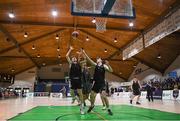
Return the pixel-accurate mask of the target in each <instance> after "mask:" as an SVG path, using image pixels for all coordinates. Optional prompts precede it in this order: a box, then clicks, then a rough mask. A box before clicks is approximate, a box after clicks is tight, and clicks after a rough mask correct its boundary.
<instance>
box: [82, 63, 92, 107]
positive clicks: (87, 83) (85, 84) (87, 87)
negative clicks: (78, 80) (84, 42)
mask: <svg viewBox="0 0 180 121" xmlns="http://www.w3.org/2000/svg"><path fill="white" fill-rule="evenodd" d="M82 66H83V70H82V92H83V99H84V106H86V102H85V101H86V100H89V94H90V92H91V87H92V84H91V74H90V71H89V68H88V66H87V64H86V63H84V64H83V65H82Z"/></svg>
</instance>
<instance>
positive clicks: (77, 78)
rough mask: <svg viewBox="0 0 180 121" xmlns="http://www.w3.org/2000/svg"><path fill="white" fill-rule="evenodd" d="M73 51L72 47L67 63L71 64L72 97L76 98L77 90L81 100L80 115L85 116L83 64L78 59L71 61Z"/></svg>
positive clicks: (67, 56) (74, 58) (73, 58)
mask: <svg viewBox="0 0 180 121" xmlns="http://www.w3.org/2000/svg"><path fill="white" fill-rule="evenodd" d="M72 50H73V47H70V49H69V51H68V52H67V54H66V58H67V61H68V62H69V68H70V72H69V77H70V81H71V91H70V92H71V96H72V97H73V98H74V97H75V94H74V90H77V93H78V95H79V99H80V113H81V114H84V104H83V94H82V82H81V75H82V70H81V64H80V62H79V61H78V59H77V58H76V57H72V58H71V59H70V57H69V55H70V53H71V51H72Z"/></svg>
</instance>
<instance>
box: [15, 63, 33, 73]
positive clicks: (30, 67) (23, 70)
mask: <svg viewBox="0 0 180 121" xmlns="http://www.w3.org/2000/svg"><path fill="white" fill-rule="evenodd" d="M34 67H35V66H34V65H32V66H29V67H27V68H25V69H22V70H20V71H18V72H15V75H18V74H20V73H22V72H25V71H27V70H29V69H32V68H34Z"/></svg>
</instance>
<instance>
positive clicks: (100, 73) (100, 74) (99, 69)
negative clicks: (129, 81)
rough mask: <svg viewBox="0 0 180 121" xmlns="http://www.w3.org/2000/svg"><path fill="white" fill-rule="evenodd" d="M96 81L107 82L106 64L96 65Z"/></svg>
mask: <svg viewBox="0 0 180 121" xmlns="http://www.w3.org/2000/svg"><path fill="white" fill-rule="evenodd" d="M94 81H95V83H96V84H105V68H104V65H101V66H98V65H96V67H95V71H94Z"/></svg>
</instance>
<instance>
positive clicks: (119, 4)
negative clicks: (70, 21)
mask: <svg viewBox="0 0 180 121" xmlns="http://www.w3.org/2000/svg"><path fill="white" fill-rule="evenodd" d="M71 14H72V15H75V16H92V17H109V18H124V19H134V18H135V17H136V15H135V9H134V8H133V6H132V1H131V0H72V4H71Z"/></svg>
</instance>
